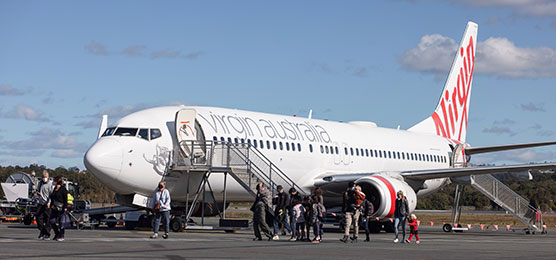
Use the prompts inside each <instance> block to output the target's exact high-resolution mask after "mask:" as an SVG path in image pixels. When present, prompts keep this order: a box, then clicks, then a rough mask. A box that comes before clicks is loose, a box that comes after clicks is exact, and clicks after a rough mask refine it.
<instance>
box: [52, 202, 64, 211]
mask: <svg viewBox="0 0 556 260" xmlns="http://www.w3.org/2000/svg"><path fill="white" fill-rule="evenodd" d="M52 208H53V209H54V210H56V211H62V210H64V203H63V202H59V201H55V200H54V201H52Z"/></svg>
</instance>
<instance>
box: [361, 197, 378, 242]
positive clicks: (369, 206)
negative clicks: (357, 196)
mask: <svg viewBox="0 0 556 260" xmlns="http://www.w3.org/2000/svg"><path fill="white" fill-rule="evenodd" d="M374 212H375V208H374V205H373V203H371V202H370V201H369V200H367V199H365V200H363V203H362V204H361V214H362V215H363V217H364V220H365V237H366V238H365V242H369V241H371V236H370V232H369V222H371V216H372V215H373V213H374Z"/></svg>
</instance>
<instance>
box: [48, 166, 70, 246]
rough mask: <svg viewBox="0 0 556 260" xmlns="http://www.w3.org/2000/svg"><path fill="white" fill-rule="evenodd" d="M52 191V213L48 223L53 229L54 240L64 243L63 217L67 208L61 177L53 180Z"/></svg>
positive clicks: (64, 226) (66, 195)
mask: <svg viewBox="0 0 556 260" xmlns="http://www.w3.org/2000/svg"><path fill="white" fill-rule="evenodd" d="M54 184H55V185H56V186H55V187H54V190H53V191H52V194H51V195H50V205H51V208H52V213H51V215H50V223H51V224H52V227H53V229H54V234H55V236H54V240H56V241H64V233H65V230H66V228H67V226H66V223H64V219H65V217H66V216H67V215H66V216H64V215H65V214H67V213H66V211H67V206H68V190H67V189H66V187H64V180H63V179H62V177H59V176H57V177H56V178H54Z"/></svg>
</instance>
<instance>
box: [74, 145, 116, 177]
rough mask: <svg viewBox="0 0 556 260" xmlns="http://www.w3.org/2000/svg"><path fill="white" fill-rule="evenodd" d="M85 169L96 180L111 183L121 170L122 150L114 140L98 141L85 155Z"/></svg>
mask: <svg viewBox="0 0 556 260" xmlns="http://www.w3.org/2000/svg"><path fill="white" fill-rule="evenodd" d="M83 162H84V164H85V167H87V169H88V170H89V171H91V172H92V173H93V174H94V175H95V176H96V177H97V178H99V179H101V181H102V180H104V181H113V180H115V179H117V178H118V175H119V174H120V171H121V170H122V162H123V148H122V145H121V144H120V143H119V142H118V141H117V140H114V139H108V138H104V139H99V140H98V141H97V142H96V143H95V144H94V145H93V146H92V147H91V148H90V149H89V150H88V151H87V153H86V154H85V158H84V160H83Z"/></svg>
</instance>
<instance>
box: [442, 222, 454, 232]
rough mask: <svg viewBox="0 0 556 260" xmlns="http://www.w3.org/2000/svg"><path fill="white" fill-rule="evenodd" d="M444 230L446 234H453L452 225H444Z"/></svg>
mask: <svg viewBox="0 0 556 260" xmlns="http://www.w3.org/2000/svg"><path fill="white" fill-rule="evenodd" d="M442 230H444V232H452V225H450V224H444V226H442Z"/></svg>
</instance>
